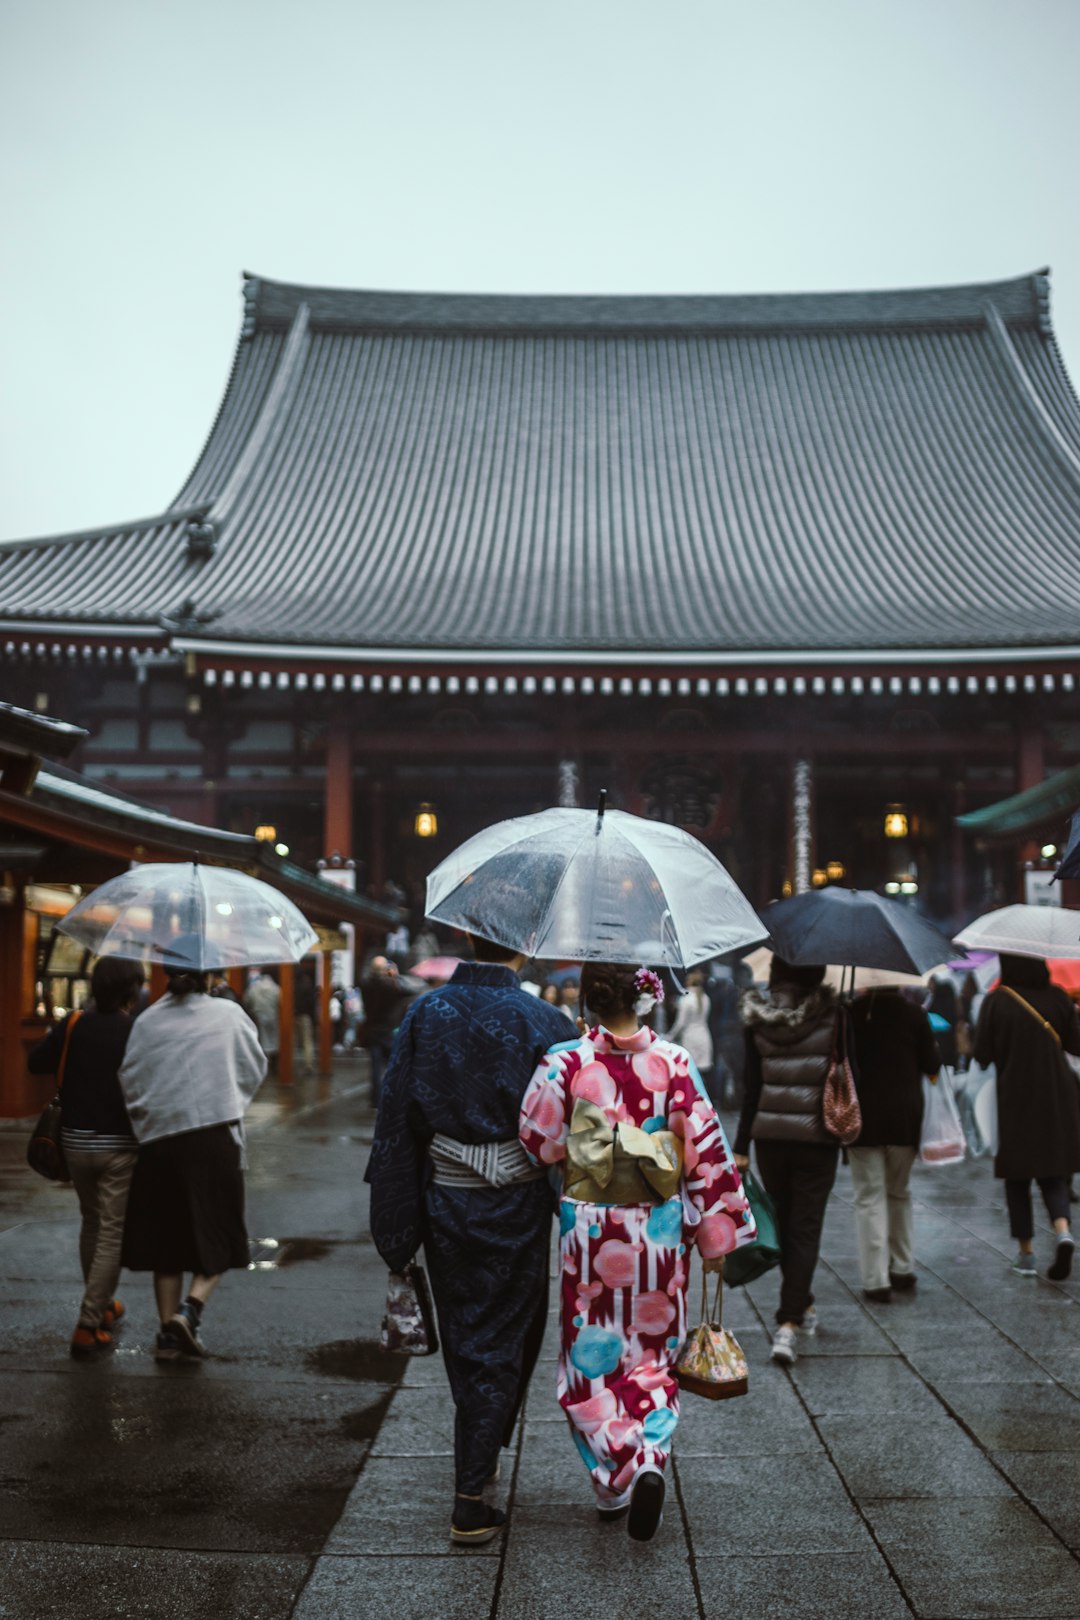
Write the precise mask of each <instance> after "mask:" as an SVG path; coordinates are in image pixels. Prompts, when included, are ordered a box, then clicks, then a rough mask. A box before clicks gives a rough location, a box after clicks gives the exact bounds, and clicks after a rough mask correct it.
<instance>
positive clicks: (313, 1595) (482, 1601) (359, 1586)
mask: <svg viewBox="0 0 1080 1620" xmlns="http://www.w3.org/2000/svg"><path fill="white" fill-rule="evenodd" d="M476 1552H477V1549H476V1548H469V1549H468V1550H467V1551H466V1550H462V1549H460V1548H459V1549H458V1550H457V1551H456V1552H449V1553H447V1554H445V1555H439V1556H432V1557H423V1558H395V1557H392V1556H391V1557H381V1558H380V1557H374V1556H363V1557H358V1558H350V1557H330V1558H320V1559H319V1561H318V1563H317V1564H316V1566H315V1569H314V1571H313V1573H312V1576H311V1579H310V1580H309V1581H308V1584H307V1585H306V1586H305V1588H304V1591H303V1594H302V1596H301V1598H300V1601H299V1603H298V1604H297V1606H296V1609H295V1620H358V1617H359V1616H362V1617H363V1620H412V1617H413V1616H415V1617H416V1620H420V1617H423V1620H478V1617H479V1616H486V1615H487V1614H488V1613H489V1612H490V1609H491V1600H492V1597H493V1595H494V1592H495V1582H496V1580H497V1578H498V1572H499V1565H498V1559H497V1558H477V1557H476Z"/></svg>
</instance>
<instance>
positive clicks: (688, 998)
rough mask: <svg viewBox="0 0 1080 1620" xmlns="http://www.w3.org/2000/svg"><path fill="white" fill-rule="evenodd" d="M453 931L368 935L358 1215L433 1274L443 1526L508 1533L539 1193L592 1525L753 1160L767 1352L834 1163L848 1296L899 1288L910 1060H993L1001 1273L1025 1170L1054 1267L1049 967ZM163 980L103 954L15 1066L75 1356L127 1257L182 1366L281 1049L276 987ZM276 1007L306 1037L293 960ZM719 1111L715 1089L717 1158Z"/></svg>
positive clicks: (1068, 1114) (912, 1144) (813, 1250)
mask: <svg viewBox="0 0 1080 1620" xmlns="http://www.w3.org/2000/svg"><path fill="white" fill-rule="evenodd" d="M469 944H470V946H471V954H472V956H473V960H471V961H463V962H461V963H459V965H458V966H457V968H456V970H455V971H454V972H453V975H452V977H451V978H450V980H449V982H448V983H446V984H443V985H441V986H438V987H435V988H431V987H428V986H424V985H422V986H419V987H418V986H417V985H416V984H415V982H411V981H410V980H409V976H408V974H407V973H404V974H403V973H402V972H400V971H399V967H398V964H397V963H396V962H395V961H394V960H393V958H392V956H391V955H389V954H387V953H382V954H377V955H375V956H374V957H373V958H372V959H371V960H370V962H369V963H368V964H367V967H366V969H365V972H364V974H363V976H362V979H361V989H362V995H363V1016H362V1022H363V1042H362V1044H363V1045H364V1046H365V1047H366V1049H367V1051H368V1054H369V1056H370V1060H371V1077H372V1098H373V1101H374V1102H375V1104H376V1105H377V1108H378V1114H377V1124H376V1130H375V1137H374V1142H373V1145H372V1151H371V1157H370V1162H369V1166H368V1171H367V1178H368V1180H369V1182H370V1183H371V1223H372V1231H373V1235H374V1239H375V1243H376V1246H377V1248H378V1251H379V1253H380V1255H381V1256H382V1258H383V1259H384V1260H385V1261H386V1263H387V1265H388V1266H389V1267H390V1269H391V1270H392V1271H395V1272H401V1271H402V1270H403V1269H404V1268H405V1267H406V1266H407V1265H408V1263H409V1262H410V1261H412V1260H413V1259H414V1258H415V1257H416V1255H417V1254H418V1252H419V1251H420V1250H421V1249H423V1252H424V1257H425V1261H426V1264H427V1267H428V1270H429V1272H430V1276H431V1286H432V1291H433V1294H434V1299H435V1305H436V1308H437V1312H438V1319H439V1324H440V1329H441V1336H442V1341H443V1352H444V1356H445V1360H446V1366H447V1370H448V1373H449V1378H450V1386H451V1392H452V1396H453V1400H454V1405H455V1410H456V1431H455V1474H456V1478H455V1489H456V1494H455V1499H454V1504H453V1508H452V1513H451V1532H450V1533H451V1536H452V1539H453V1540H454V1541H455V1542H458V1543H461V1544H463V1545H475V1544H477V1543H482V1542H484V1541H487V1540H490V1539H491V1537H493V1536H495V1535H497V1534H498V1533H499V1531H500V1530H501V1528H502V1526H503V1524H504V1523H505V1516H504V1515H503V1514H502V1513H501V1512H500V1511H499V1510H498V1509H496V1508H495V1507H494V1506H493V1505H491V1503H490V1502H488V1501H487V1500H486V1499H485V1490H486V1487H487V1485H488V1484H489V1483H490V1480H491V1478H492V1477H493V1476H494V1475H495V1474H496V1473H497V1470H498V1463H499V1451H500V1448H501V1446H503V1445H505V1444H506V1443H508V1441H509V1438H510V1434H511V1431H512V1429H513V1426H514V1423H515V1420H516V1417H517V1414H518V1411H519V1410H520V1405H521V1401H522V1398H523V1395H524V1392H525V1388H526V1386H527V1383H528V1380H529V1377H530V1375H531V1372H532V1370H533V1367H534V1364H535V1362H536V1358H537V1356H538V1353H539V1347H540V1341H541V1338H542V1335H543V1331H544V1327H545V1323H546V1315H547V1290H548V1245H549V1233H550V1220H551V1215H552V1213H553V1208H554V1209H555V1210H557V1213H558V1216H559V1225H560V1306H561V1316H560V1321H561V1331H560V1356H559V1363H558V1378H557V1391H556V1394H557V1399H558V1401H559V1403H560V1404H561V1406H562V1408H563V1410H564V1412H565V1413H566V1417H567V1419H568V1423H569V1426H570V1431H571V1435H572V1438H573V1441H574V1444H575V1445H576V1447H577V1449H578V1451H579V1453H580V1455H581V1457H582V1459H583V1461H584V1463H585V1466H586V1468H587V1469H588V1472H589V1475H590V1476H591V1480H592V1485H593V1490H594V1494H595V1501H596V1506H597V1510H598V1511H599V1513H600V1515H601V1517H602V1518H604V1519H605V1520H610V1519H615V1518H620V1517H623V1516H625V1517H626V1519H627V1525H628V1530H629V1534H630V1535H631V1536H632V1537H634V1538H635V1539H638V1540H649V1539H650V1538H651V1537H652V1535H653V1534H654V1533H655V1530H656V1527H657V1525H658V1524H659V1521H660V1516H661V1513H662V1508H663V1500H664V1491H665V1485H664V1480H665V1465H666V1462H667V1458H668V1455H669V1453H670V1448H671V1441H672V1435H673V1433H674V1431H675V1428H676V1425H677V1423H678V1417H679V1386H678V1381H677V1378H676V1373H675V1363H676V1359H677V1356H678V1353H679V1349H680V1347H681V1345H682V1343H683V1340H684V1337H685V1333H686V1298H687V1288H688V1284H689V1279H690V1272H691V1262H692V1257H693V1255H694V1254H695V1253H696V1254H697V1255H698V1256H699V1257H700V1259H701V1261H702V1263H703V1266H704V1268H705V1270H706V1271H707V1272H708V1271H711V1270H718V1269H721V1268H722V1266H723V1257H724V1256H725V1255H727V1254H731V1253H733V1252H734V1251H735V1250H737V1249H739V1248H741V1247H743V1246H745V1245H748V1244H752V1243H754V1241H755V1239H756V1235H757V1233H756V1224H755V1213H754V1207H753V1203H752V1200H751V1198H750V1197H749V1196H748V1193H747V1187H746V1186H745V1185H744V1181H743V1177H744V1175H745V1174H746V1172H747V1171H748V1170H749V1168H750V1166H751V1157H753V1159H754V1160H755V1161H756V1171H757V1175H758V1177H759V1178H760V1181H761V1183H762V1184H763V1186H764V1189H765V1193H766V1194H767V1195H768V1199H769V1200H771V1206H772V1211H771V1213H772V1215H773V1216H774V1218H775V1224H776V1229H777V1232H778V1237H779V1251H780V1253H779V1273H780V1275H779V1300H778V1305H777V1309H776V1324H775V1332H774V1337H773V1341H772V1349H771V1355H772V1359H773V1360H774V1361H775V1362H777V1363H779V1364H782V1365H788V1366H790V1365H791V1364H792V1363H793V1362H794V1361H795V1359H796V1357H797V1355H798V1353H799V1347H800V1344H801V1343H802V1341H803V1340H804V1339H805V1338H806V1337H807V1336H809V1335H812V1334H813V1333H814V1332H815V1331H816V1330H817V1326H818V1318H817V1311H816V1307H815V1303H814V1291H813V1287H814V1275H815V1270H816V1266H817V1262H818V1254H819V1248H820V1243H821V1234H822V1227H823V1222H824V1217H825V1212H826V1208H827V1206H828V1201H829V1197H830V1194H831V1192H832V1189H833V1186H834V1183H835V1180H836V1176H837V1170H838V1165H839V1163H840V1158H841V1153H842V1151H843V1152H846V1154H847V1157H848V1161H849V1163H850V1169H851V1187H852V1194H853V1206H854V1221H855V1233H856V1240H857V1251H858V1259H859V1267H860V1272H861V1281H862V1287H863V1290H864V1293H865V1295H866V1296H867V1298H868V1299H869V1300H871V1301H873V1302H875V1303H877V1304H887V1303H889V1302H890V1301H891V1300H892V1298H893V1295H894V1293H895V1292H905V1293H909V1294H910V1293H911V1292H912V1291H914V1290H915V1289H916V1288H917V1281H918V1273H917V1258H916V1245H915V1233H914V1229H913V1218H912V1200H911V1191H910V1177H911V1173H912V1167H913V1165H914V1162H915V1159H916V1154H917V1151H918V1149H919V1144H920V1133H921V1129H922V1118H923V1108H924V1080H929V1081H930V1082H931V1083H933V1082H935V1081H936V1078H937V1076H938V1074H939V1071H941V1070H942V1069H943V1068H944V1067H946V1066H947V1058H949V1059H951V1060H952V1061H953V1062H955V1063H959V1064H961V1065H962V1064H963V1063H965V1062H966V1061H968V1060H971V1061H973V1062H975V1063H977V1064H978V1065H981V1066H983V1067H984V1068H985V1067H987V1066H990V1065H993V1066H994V1071H995V1073H996V1090H997V1100H998V1111H999V1122H1000V1123H999V1145H998V1148H997V1152H996V1157H995V1160H994V1171H995V1174H996V1176H997V1177H998V1178H1000V1179H1001V1180H1002V1181H1003V1182H1004V1192H1005V1202H1006V1207H1007V1211H1008V1220H1009V1228H1010V1231H1011V1234H1012V1237H1013V1238H1014V1240H1015V1242H1016V1245H1017V1252H1016V1256H1015V1259H1014V1261H1013V1271H1014V1273H1015V1274H1016V1275H1018V1276H1019V1277H1033V1276H1035V1275H1036V1272H1037V1262H1036V1258H1035V1246H1034V1236H1035V1228H1034V1215H1033V1207H1032V1194H1031V1186H1032V1182H1036V1183H1037V1185H1038V1187H1039V1190H1040V1192H1041V1195H1042V1199H1043V1202H1044V1204H1045V1207H1046V1211H1047V1214H1048V1216H1049V1219H1050V1221H1051V1224H1052V1227H1053V1254H1052V1258H1051V1260H1050V1263H1049V1266H1048V1271H1047V1275H1048V1276H1049V1278H1050V1279H1052V1280H1056V1281H1062V1280H1064V1279H1065V1278H1067V1277H1068V1276H1069V1273H1070V1268H1071V1264H1072V1256H1073V1238H1072V1235H1071V1231H1070V1205H1071V1177H1072V1176H1073V1174H1074V1173H1076V1172H1077V1171H1080V1086H1078V1084H1077V1080H1076V1076H1075V1074H1074V1073H1073V1072H1072V1070H1071V1069H1070V1067H1069V1065H1068V1062H1067V1057H1068V1055H1073V1056H1076V1057H1077V1058H1080V1019H1078V1014H1077V1009H1076V1007H1075V1005H1074V1004H1073V1002H1072V1001H1071V1000H1070V999H1069V997H1068V996H1067V995H1066V994H1065V993H1064V992H1063V991H1062V990H1060V989H1058V988H1056V987H1055V986H1053V985H1052V984H1051V983H1050V982H1049V978H1048V974H1047V970H1046V965H1045V963H1044V962H1042V961H1040V960H1037V959H1034V958H1024V957H1010V956H1002V957H1001V959H1000V983H999V984H998V985H997V987H996V988H994V989H992V990H991V991H990V992H989V993H983V994H982V996H981V1005H976V1004H975V1003H974V997H973V996H969V997H968V998H967V1000H966V1002H965V999H964V990H965V988H966V987H963V986H962V987H961V991H960V993H959V994H957V993H956V991H955V987H952V986H949V987H946V985H945V983H944V981H937V982H934V983H933V984H932V985H931V986H930V988H929V990H928V991H923V992H916V991H901V990H900V989H897V988H895V987H888V986H886V987H883V988H875V989H872V990H868V991H865V992H863V993H861V994H858V995H856V996H855V997H854V999H853V1000H851V999H847V998H843V997H840V996H838V994H837V992H836V991H835V990H834V989H833V988H832V987H831V986H830V985H829V984H828V983H827V982H826V970H825V968H824V967H821V966H819V967H797V966H794V965H792V964H791V963H788V962H785V961H784V960H782V959H781V958H780V957H779V956H773V958H772V961H771V967H770V969H769V977H768V982H767V983H765V984H755V983H754V982H753V979H752V976H751V974H750V972H749V969H748V967H747V965H746V964H745V963H740V964H737V965H736V966H735V967H734V968H732V967H725V966H724V965H722V964H716V965H714V966H713V967H712V968H710V969H705V970H694V971H692V972H690V973H688V974H687V975H686V980H685V984H684V985H675V983H674V982H673V981H672V980H671V978H670V976H665V979H662V978H661V977H660V976H658V975H657V974H656V973H654V972H652V971H650V970H649V969H648V968H646V967H644V966H642V967H634V966H627V965H616V964H597V963H589V964H586V965H585V966H584V967H583V968H581V969H579V970H576V971H575V970H573V969H562V970H559V971H558V972H557V973H554V974H553V975H552V976H551V977H550V978H548V979H544V978H543V977H541V978H540V980H539V981H537V980H526V981H524V982H523V981H522V979H521V978H520V974H521V971H522V969H523V968H524V966H525V961H524V957H523V956H522V955H521V954H520V953H516V952H513V951H511V950H508V949H506V948H504V947H502V946H499V945H497V944H495V943H493V942H492V941H490V940H486V939H484V938H481V937H479V936H477V937H475V938H473V939H471V940H470V941H469ZM166 973H167V983H168V988H167V993H166V994H165V995H164V996H162V997H161V998H160V999H159V1000H157V1001H156V1002H153V1003H152V1004H150V1005H149V1006H145V988H144V984H143V973H142V969H141V967H140V966H139V965H138V964H135V963H131V962H126V961H121V960H117V959H113V958H103V959H101V960H99V961H98V962H97V964H96V966H95V968H94V972H93V978H92V984H91V991H92V996H91V1000H90V1003H89V1005H88V1007H87V1008H86V1009H85V1010H84V1011H82V1012H81V1013H74V1014H71V1015H70V1016H69V1017H68V1018H67V1019H65V1020H64V1021H63V1022H62V1023H58V1024H57V1025H56V1026H55V1027H54V1028H53V1029H52V1030H51V1031H50V1033H49V1035H48V1036H47V1037H46V1038H45V1040H44V1041H42V1042H41V1043H40V1045H39V1046H38V1047H37V1048H36V1049H35V1050H34V1052H33V1053H32V1055H31V1059H30V1067H31V1069H32V1071H33V1072H35V1073H39V1074H52V1075H56V1076H57V1077H58V1078H60V1079H62V1082H63V1147H64V1151H65V1154H66V1156H67V1162H68V1166H69V1172H70V1177H71V1180H72V1182H73V1183H74V1186H75V1190H76V1193H77V1195H78V1200H79V1206H80V1211H81V1230H80V1240H79V1257H80V1262H81V1267H82V1273H83V1278H84V1292H83V1297H82V1301H81V1304H80V1307H79V1313H78V1320H77V1323H76V1326H75V1330H74V1333H73V1336H72V1340H71V1353H72V1355H73V1356H75V1357H76V1358H77V1359H93V1358H95V1357H97V1356H100V1355H103V1354H106V1353H107V1352H108V1351H109V1350H110V1349H111V1348H112V1347H113V1336H114V1330H115V1328H116V1324H117V1322H118V1321H119V1320H120V1318H121V1317H122V1316H123V1314H124V1307H123V1305H122V1303H121V1302H120V1300H119V1299H118V1298H117V1297H116V1288H117V1283H118V1279H119V1275H120V1271H121V1268H122V1267H125V1266H126V1267H128V1268H129V1269H131V1270H134V1271H144V1272H149V1273H150V1274H151V1276H152V1279H153V1289H154V1295H155V1299H156V1303H157V1309H158V1316H159V1319H160V1326H159V1331H158V1333H157V1338H156V1343H155V1349H154V1354H155V1356H156V1357H157V1359H159V1360H160V1361H163V1362H168V1361H173V1360H181V1359H192V1358H197V1357H200V1356H201V1355H203V1354H204V1344H203V1339H202V1336H201V1326H202V1317H203V1312H204V1309H205V1307H206V1305H207V1302H208V1300H209V1299H210V1297H211V1295H212V1293H213V1291H214V1289H215V1287H216V1286H217V1284H218V1282H219V1280H220V1278H221V1276H222V1275H223V1274H224V1273H225V1272H226V1271H227V1270H229V1269H232V1268H235V1267H242V1266H245V1265H246V1264H247V1263H248V1257H249V1248H248V1239H247V1232H246V1228H245V1222H244V1134H243V1120H244V1115H245V1113H246V1110H247V1107H248V1105H249V1103H250V1101H251V1099H252V1098H253V1096H254V1095H255V1093H256V1091H257V1090H258V1088H259V1086H260V1085H261V1083H262V1081H263V1079H264V1077H265V1075H266V1074H267V1072H268V1070H272V1067H273V1063H274V1058H275V1055H276V1053H277V1051H278V1038H279V1016H278V1015H279V991H278V986H277V985H276V983H275V981H274V979H273V976H272V975H271V974H270V973H268V972H265V973H263V972H259V973H254V974H253V975H252V977H251V980H250V982H249V984H248V987H247V991H246V994H245V995H244V997H243V1005H240V1004H239V1001H238V998H237V996H236V995H235V994H234V993H233V991H231V990H230V989H229V987H228V984H227V983H226V981H225V980H224V979H223V977H222V976H221V975H215V974H211V973H200V972H195V971H193V970H190V969H179V968H167V969H166ZM308 980H309V976H308V975H307V974H306V973H302V974H301V975H300V984H305V982H306V981H308ZM665 981H666V982H665ZM947 988H951V989H952V990H953V995H952V997H951V998H950V997H949V996H948V995H947V994H946V989H947ZM418 990H419V991H421V992H422V993H418ZM680 991H681V994H679V993H678V992H680ZM676 998H677V999H676ZM297 1011H298V1014H299V1020H300V1032H299V1039H300V1042H301V1045H302V1048H303V1049H304V1050H305V1051H307V1052H308V1053H309V1054H311V1055H312V1056H313V1049H314V1022H315V1018H316V996H315V988H314V980H313V979H310V997H308V996H307V995H306V991H305V992H301V991H300V989H299V988H298V992H297ZM947 1014H951V1018H950V1017H949V1016H947ZM972 1017H974V1025H973V1027H972V1026H971V1024H970V1022H969V1020H970V1019H971V1018H972ZM841 1030H842V1031H843V1032H844V1034H845V1038H846V1040H847V1042H848V1043H849V1047H850V1056H851V1059H852V1068H853V1072H854V1076H855V1083H856V1087H857V1094H858V1102H859V1107H860V1112H861V1130H860V1133H859V1135H858V1138H857V1140H855V1141H854V1142H853V1143H852V1144H851V1145H850V1146H849V1147H848V1148H846V1149H842V1148H841V1144H840V1141H839V1140H838V1138H837V1135H836V1134H835V1133H834V1130H833V1129H832V1128H831V1126H830V1124H829V1123H828V1115H827V1110H826V1109H825V1107H824V1101H823V1093H824V1088H825V1086H826V1079H827V1075H828V1074H829V1072H830V1069H831V1067H832V1065H833V1063H834V1061H835V1057H836V1052H837V1042H838V1032H840V1031H841ZM722 1107H728V1108H736V1107H737V1120H736V1124H735V1127H734V1139H733V1146H729V1142H728V1138H727V1135H726V1134H725V1130H724V1127H723V1125H722V1124H721V1121H720V1116H719V1109H720V1108H722ZM553 1193H554V1194H555V1201H554V1205H553Z"/></svg>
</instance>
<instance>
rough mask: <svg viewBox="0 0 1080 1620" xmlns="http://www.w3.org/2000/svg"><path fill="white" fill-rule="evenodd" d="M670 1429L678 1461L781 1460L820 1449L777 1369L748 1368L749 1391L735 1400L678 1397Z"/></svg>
mask: <svg viewBox="0 0 1080 1620" xmlns="http://www.w3.org/2000/svg"><path fill="white" fill-rule="evenodd" d="M680 1409H681V1415H680V1418H679V1427H678V1429H677V1430H676V1431H675V1454H676V1456H678V1457H720V1456H729V1457H730V1456H758V1457H761V1456H784V1455H791V1456H796V1455H800V1454H802V1453H803V1452H815V1451H820V1450H821V1441H820V1440H819V1439H818V1437H817V1435H816V1434H815V1433H814V1427H813V1424H812V1423H811V1422H810V1420H809V1419H808V1417H807V1415H806V1412H805V1411H804V1410H803V1407H802V1403H801V1402H800V1400H799V1398H798V1396H797V1395H796V1393H795V1390H794V1388H793V1387H792V1383H791V1380H790V1379H789V1378H788V1377H786V1376H785V1374H784V1372H783V1371H782V1370H781V1369H780V1368H779V1367H775V1366H772V1365H771V1364H769V1365H766V1366H765V1367H762V1368H760V1369H758V1368H756V1367H755V1368H753V1369H752V1370H751V1375H750V1391H749V1394H747V1395H740V1396H738V1397H736V1398H735V1399H734V1400H727V1401H707V1400H702V1399H701V1398H699V1397H698V1396H694V1395H687V1394H683V1396H682V1399H681V1402H680Z"/></svg>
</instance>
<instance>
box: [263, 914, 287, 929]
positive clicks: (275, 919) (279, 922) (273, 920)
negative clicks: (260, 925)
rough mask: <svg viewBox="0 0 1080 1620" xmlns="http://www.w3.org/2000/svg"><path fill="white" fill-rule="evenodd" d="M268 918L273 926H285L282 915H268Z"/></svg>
mask: <svg viewBox="0 0 1080 1620" xmlns="http://www.w3.org/2000/svg"><path fill="white" fill-rule="evenodd" d="M266 920H267V922H268V923H269V924H270V926H271V928H283V927H284V926H285V925H284V923H283V922H282V920H281V918H280V917H276V916H275V917H267V919H266Z"/></svg>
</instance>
